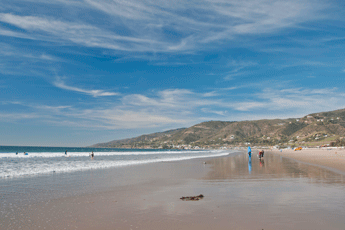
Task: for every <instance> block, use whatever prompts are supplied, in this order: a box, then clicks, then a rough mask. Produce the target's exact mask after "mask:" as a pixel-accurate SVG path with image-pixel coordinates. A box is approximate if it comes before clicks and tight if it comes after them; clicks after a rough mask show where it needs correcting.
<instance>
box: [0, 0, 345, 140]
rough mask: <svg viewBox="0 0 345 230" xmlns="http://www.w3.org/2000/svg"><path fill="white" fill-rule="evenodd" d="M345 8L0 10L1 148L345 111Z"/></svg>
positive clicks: (21, 6)
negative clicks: (214, 123) (227, 122)
mask: <svg viewBox="0 0 345 230" xmlns="http://www.w3.org/2000/svg"><path fill="white" fill-rule="evenodd" d="M344 15H345V5H344V2H343V1H326V0H323V1H319V0H289V1H286V0H282V1H280V0H228V1H226V0H198V1H194V0H190V1H179V0H176V1H168V0H155V1H153V0H1V1H0V145H29V146H89V145H92V144H95V143H99V142H107V141H111V140H115V139H124V138H129V137H135V136H139V135H142V134H148V133H153V132H161V131H166V130H169V129H175V128H181V127H190V126H192V125H195V124H198V123H200V122H204V121H210V120H220V121H241V120H258V119H274V118H294V117H296V118H297V117H302V116H304V115H306V114H309V113H314V112H322V111H330V110H336V109H341V108H345V100H344V96H345V93H344V90H345V81H344V77H345V64H344V62H345V46H344V44H345V43H344V41H345V17H344Z"/></svg>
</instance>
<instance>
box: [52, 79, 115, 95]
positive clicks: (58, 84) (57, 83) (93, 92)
mask: <svg viewBox="0 0 345 230" xmlns="http://www.w3.org/2000/svg"><path fill="white" fill-rule="evenodd" d="M53 84H54V85H55V86H56V87H58V88H61V89H65V90H69V91H74V92H79V93H83V94H87V95H91V96H93V97H104V96H117V95H119V93H115V92H107V91H104V90H98V89H93V90H87V89H82V88H78V87H74V86H68V85H66V84H65V82H63V81H62V80H61V79H60V78H57V79H56V81H55V82H54V83H53Z"/></svg>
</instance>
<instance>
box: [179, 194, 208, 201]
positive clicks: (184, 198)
mask: <svg viewBox="0 0 345 230" xmlns="http://www.w3.org/2000/svg"><path fill="white" fill-rule="evenodd" d="M203 198H204V195H202V194H200V195H199V196H183V197H181V198H180V199H181V200H183V201H188V200H193V201H197V200H201V199H203Z"/></svg>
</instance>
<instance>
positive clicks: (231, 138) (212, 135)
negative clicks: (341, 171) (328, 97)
mask: <svg viewBox="0 0 345 230" xmlns="http://www.w3.org/2000/svg"><path fill="white" fill-rule="evenodd" d="M343 137H345V109H341V110H336V111H330V112H321V113H315V114H310V115H307V116H304V117H302V118H289V119H274V120H256V121H238V122H228V121H208V122H202V123H200V124H196V125H194V126H192V127H189V128H181V129H176V130H170V131H167V132H160V133H153V134H148V135H142V136H139V137H136V138H129V139H124V140H115V141H111V142H107V143H100V144H96V145H93V146H92V147H108V148H109V147H115V148H220V147H230V146H244V145H247V144H248V143H250V145H252V146H254V145H259V146H272V145H279V146H296V145H306V146H316V145H323V144H330V143H331V144H335V143H336V144H341V143H342V142H343Z"/></svg>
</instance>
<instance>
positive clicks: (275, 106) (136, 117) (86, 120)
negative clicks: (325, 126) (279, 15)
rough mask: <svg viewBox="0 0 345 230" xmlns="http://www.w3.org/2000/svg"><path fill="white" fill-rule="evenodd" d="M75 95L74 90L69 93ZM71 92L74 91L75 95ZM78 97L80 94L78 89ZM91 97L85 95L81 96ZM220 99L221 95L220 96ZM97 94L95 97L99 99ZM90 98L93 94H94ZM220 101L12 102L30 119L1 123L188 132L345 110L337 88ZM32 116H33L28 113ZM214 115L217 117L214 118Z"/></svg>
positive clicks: (189, 94) (159, 96) (196, 96)
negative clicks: (221, 123)
mask: <svg viewBox="0 0 345 230" xmlns="http://www.w3.org/2000/svg"><path fill="white" fill-rule="evenodd" d="M71 88H72V89H73V90H74V91H76V90H75V88H74V87H71ZM72 89H70V90H72ZM77 89H78V92H80V89H79V88H77ZM84 91H86V92H88V91H87V90H82V91H81V92H82V93H85V92H84ZM220 93H221V92H220ZM98 94H99V92H98V93H97V94H96V95H98ZM90 95H92V93H91V94H90ZM222 96H223V98H222V99H210V97H208V96H207V95H206V96H205V93H196V92H193V91H191V90H187V89H167V90H162V91H159V92H156V93H154V94H152V93H150V95H142V94H131V95H126V96H122V99H121V101H120V103H118V102H113V103H107V105H106V106H102V105H101V104H98V105H94V106H92V107H91V106H90V108H88V109H86V108H80V107H73V106H70V105H56V106H54V105H36V104H30V103H24V102H20V101H8V102H4V103H2V105H3V106H6V105H9V104H15V105H16V106H23V107H29V108H30V111H31V112H28V113H26V114H23V113H22V114H21V113H16V114H12V113H11V114H6V113H1V114H0V120H2V121H18V120H25V119H36V120H37V122H45V123H48V124H52V125H58V126H69V127H85V128H94V129H110V130H117V129H140V128H163V127H176V128H178V127H186V126H191V125H193V124H197V123H199V122H202V121H205V119H207V120H212V119H218V120H219V119H220V117H221V120H232V121H234V120H245V119H263V118H286V117H300V116H303V115H306V114H308V113H313V112H320V111H328V110H335V109H339V108H343V107H345V103H344V102H343V98H344V96H345V94H344V93H341V92H339V91H338V89H337V88H323V89H307V88H281V89H274V88H265V89H263V90H262V91H259V92H258V93H256V94H255V96H256V97H255V98H252V97H251V98H250V99H241V101H238V100H236V101H235V100H232V98H231V96H230V97H227V95H226V91H225V93H223V94H222ZM25 111H29V110H25ZM212 114H213V115H212Z"/></svg>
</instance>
